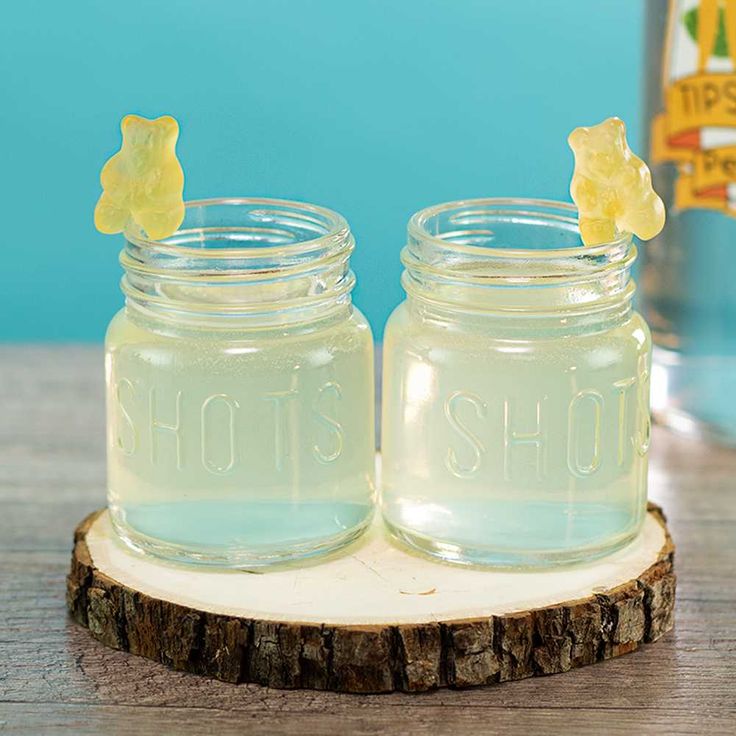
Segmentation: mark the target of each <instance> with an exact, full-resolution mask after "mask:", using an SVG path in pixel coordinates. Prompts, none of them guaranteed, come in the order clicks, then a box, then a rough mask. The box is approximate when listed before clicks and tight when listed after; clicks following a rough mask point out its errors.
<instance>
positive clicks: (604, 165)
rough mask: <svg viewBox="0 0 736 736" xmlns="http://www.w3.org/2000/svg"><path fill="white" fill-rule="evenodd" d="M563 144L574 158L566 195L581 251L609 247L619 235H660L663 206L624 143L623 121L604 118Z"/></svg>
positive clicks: (643, 168)
mask: <svg viewBox="0 0 736 736" xmlns="http://www.w3.org/2000/svg"><path fill="white" fill-rule="evenodd" d="M567 142H568V143H569V144H570V148H572V150H573V153H574V154H575V171H574V173H573V176H572V182H571V183H570V194H571V195H572V198H573V201H574V202H575V204H576V205H577V207H578V215H579V221H580V235H581V237H582V239H583V243H585V245H597V244H599V243H607V242H610V241H611V240H614V239H615V238H616V235H617V233H621V232H628V233H634V234H635V235H637V236H638V237H639V238H641V239H642V240H649V239H650V238H653V237H654V236H655V235H657V234H658V233H659V232H660V231H661V230H662V228H663V227H664V218H665V212H664V204H663V203H662V200H661V199H660V198H659V196H658V195H657V193H656V192H655V191H654V189H653V188H652V176H651V174H650V173H649V169H648V168H647V165H646V164H645V163H644V162H643V161H642V160H641V159H640V158H639V157H638V156H636V155H635V154H634V153H632V151H631V149H630V148H629V144H628V143H627V142H626V126H625V125H624V123H623V121H621V120H619V119H618V118H609V119H608V120H604V121H603V122H602V123H599V124H598V125H593V126H592V127H590V128H575V130H573V132H572V133H570V136H569V137H568V139H567Z"/></svg>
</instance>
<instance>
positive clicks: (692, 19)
mask: <svg viewBox="0 0 736 736" xmlns="http://www.w3.org/2000/svg"><path fill="white" fill-rule="evenodd" d="M682 22H683V24H684V26H685V28H686V29H687V32H688V33H689V34H690V38H692V39H693V41H695V43H697V42H698V9H697V8H693V9H692V10H688V12H687V13H685V14H684V15H683V16H682ZM712 54H713V56H720V57H726V56H728V41H727V40H726V14H725V13H724V12H723V8H719V9H718V32H717V33H716V42H715V44H714V46H713V50H712Z"/></svg>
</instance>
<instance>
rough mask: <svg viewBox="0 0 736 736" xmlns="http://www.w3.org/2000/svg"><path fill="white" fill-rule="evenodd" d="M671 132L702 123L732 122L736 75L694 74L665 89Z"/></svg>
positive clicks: (735, 113)
mask: <svg viewBox="0 0 736 736" xmlns="http://www.w3.org/2000/svg"><path fill="white" fill-rule="evenodd" d="M665 106H666V110H667V131H668V133H669V135H671V136H677V135H678V134H680V133H685V132H689V131H691V130H693V129H695V128H702V127H705V126H718V127H722V126H736V76H734V75H731V74H695V75H693V76H692V77H685V78H684V79H680V80H678V81H677V82H675V83H674V84H673V85H672V86H671V87H669V89H667V90H666V92H665Z"/></svg>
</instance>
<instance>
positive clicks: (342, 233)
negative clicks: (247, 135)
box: [123, 197, 352, 260]
mask: <svg viewBox="0 0 736 736" xmlns="http://www.w3.org/2000/svg"><path fill="white" fill-rule="evenodd" d="M259 205H261V206H264V207H277V208H278V207H280V208H286V209H290V210H292V211H293V212H298V213H304V214H305V215H310V214H311V215H313V216H316V217H319V218H321V221H322V222H323V223H324V232H322V233H320V234H319V235H317V236H316V237H312V238H306V239H304V240H298V241H296V242H292V243H281V244H274V245H258V246H255V247H254V246H251V247H240V246H239V247H224V248H218V249H213V248H202V247H201V246H199V247H194V246H187V245H183V244H182V243H189V242H196V240H198V238H194V237H193V235H194V234H195V233H198V232H199V233H201V232H203V231H207V232H215V231H219V230H223V228H216V227H212V226H210V227H208V226H202V227H186V228H184V229H181V227H180V229H178V230H177V231H176V232H175V233H174V234H173V235H170V236H169V237H168V238H163V239H162V240H152V239H150V238H148V237H147V236H146V234H145V232H144V231H143V229H142V228H140V227H139V226H137V225H135V224H129V225H128V226H127V227H126V228H125V230H124V233H123V235H124V237H125V239H126V241H128V243H130V244H132V245H135V246H137V247H139V248H146V249H150V250H151V251H155V252H156V253H157V254H159V255H162V256H177V257H186V258H197V257H200V258H201V257H205V258H207V259H215V260H226V259H238V260H247V259H249V258H263V257H264V256H269V257H275V256H278V255H279V254H280V253H283V254H288V255H290V256H299V255H308V254H310V253H313V252H316V251H320V250H323V249H324V248H326V247H329V246H334V245H335V244H336V242H337V243H340V244H342V243H343V242H344V245H345V247H346V248H348V247H349V248H352V237H351V234H350V226H349V225H348V222H347V220H346V219H345V218H344V217H343V216H342V215H341V214H340V213H338V212H335V211H334V210H331V209H328V208H327V207H323V206H321V205H316V204H310V203H307V202H299V201H296V200H289V199H279V198H271V197H213V198H207V199H193V200H187V201H186V202H185V203H184V207H185V209H186V211H187V214H188V213H190V212H192V211H193V210H195V209H200V208H209V207H220V206H224V207H228V206H237V207H244V206H245V207H248V206H259ZM185 221H186V215H185ZM308 221H309V222H312V223H315V224H316V223H317V222H318V220H316V219H314V217H313V218H311V219H310V218H309V217H305V222H308ZM199 240H201V238H199Z"/></svg>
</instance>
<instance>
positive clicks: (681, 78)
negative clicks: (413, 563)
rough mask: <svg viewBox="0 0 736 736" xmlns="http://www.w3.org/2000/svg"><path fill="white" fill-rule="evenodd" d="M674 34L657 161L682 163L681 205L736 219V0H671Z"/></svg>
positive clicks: (655, 132) (668, 47) (654, 134)
mask: <svg viewBox="0 0 736 736" xmlns="http://www.w3.org/2000/svg"><path fill="white" fill-rule="evenodd" d="M666 33H667V37H666V39H665V44H664V60H663V64H662V70H663V73H662V89H663V101H664V110H663V111H662V112H661V113H660V114H659V115H657V116H655V118H654V120H653V121H652V131H651V140H652V146H651V152H650V160H651V163H652V164H658V163H665V162H669V163H674V164H676V165H677V178H676V181H675V192H674V204H675V206H676V207H678V208H679V209H691V208H705V209H712V210H720V211H722V212H724V213H726V214H729V215H731V216H736V0H670V3H669V9H668V18H667V31H666Z"/></svg>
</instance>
